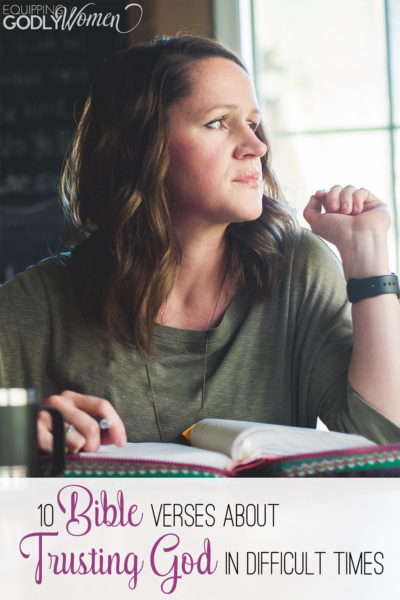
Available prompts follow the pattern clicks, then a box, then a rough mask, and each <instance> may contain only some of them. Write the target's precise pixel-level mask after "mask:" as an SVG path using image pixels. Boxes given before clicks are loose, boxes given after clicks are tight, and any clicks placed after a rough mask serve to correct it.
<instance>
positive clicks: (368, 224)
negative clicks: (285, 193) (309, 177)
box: [303, 185, 390, 280]
mask: <svg viewBox="0 0 400 600" xmlns="http://www.w3.org/2000/svg"><path fill="white" fill-rule="evenodd" d="M322 207H323V208H324V209H325V212H324V213H322ZM303 214H304V218H305V219H306V221H307V222H308V223H309V224H310V226H311V229H312V231H313V232H314V233H316V234H317V235H319V236H321V237H322V238H324V239H326V240H327V241H328V242H331V243H332V244H335V246H337V248H338V250H339V252H340V255H341V257H342V261H343V270H344V274H345V277H346V279H347V280H348V279H350V278H352V277H354V278H356V279H362V278H364V277H372V276H374V275H387V274H389V272H390V271H389V264H388V253H387V239H386V238H387V232H388V229H389V227H390V215H389V211H388V208H387V205H386V204H384V203H383V202H381V201H380V200H379V199H378V198H377V197H376V196H374V195H373V194H372V193H371V192H370V191H368V190H367V189H365V188H360V189H356V188H355V187H354V186H352V185H347V186H346V187H344V188H342V187H341V186H340V185H335V186H333V187H332V188H331V189H330V190H329V191H327V190H318V191H317V192H316V193H315V194H314V195H313V196H311V198H310V201H309V203H308V204H307V206H306V208H305V209H304V213H303Z"/></svg>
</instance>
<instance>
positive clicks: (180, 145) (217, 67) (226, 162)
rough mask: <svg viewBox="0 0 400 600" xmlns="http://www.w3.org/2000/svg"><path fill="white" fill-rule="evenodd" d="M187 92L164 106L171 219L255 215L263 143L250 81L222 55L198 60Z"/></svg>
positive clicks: (202, 221) (205, 221) (221, 220)
mask: <svg viewBox="0 0 400 600" xmlns="http://www.w3.org/2000/svg"><path fill="white" fill-rule="evenodd" d="M194 69H195V70H194V77H193V80H194V83H193V87H192V92H191V95H190V96H189V97H187V98H185V99H183V100H180V101H178V102H176V103H175V104H174V105H173V106H171V108H170V109H169V111H168V143H169V146H168V147H169V153H170V160H171V162H170V168H169V171H168V174H167V192H168V198H169V205H170V211H171V216H172V219H173V222H174V223H175V224H187V225H194V226H196V225H197V226H202V225H203V226H207V225H216V224H221V225H222V224H223V225H227V224H229V223H237V222H243V221H252V220H254V219H257V218H258V217H259V216H260V214H261V211H262V195H263V183H262V174H261V157H262V156H263V155H264V154H265V153H266V151H267V147H266V145H265V144H264V143H263V142H261V141H260V140H259V139H258V138H257V136H256V134H255V130H256V129H257V126H258V124H259V121H260V114H259V110H258V106H257V100H256V97H255V93H254V89H253V85H252V83H251V81H250V79H249V77H248V76H247V74H246V73H245V71H243V69H242V68H241V67H239V65H237V64H236V63H234V62H232V61H230V60H227V59H224V58H209V59H205V60H202V61H200V62H199V63H198V64H197V65H196V66H195V68H194Z"/></svg>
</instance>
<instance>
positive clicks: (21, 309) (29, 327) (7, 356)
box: [0, 266, 51, 399]
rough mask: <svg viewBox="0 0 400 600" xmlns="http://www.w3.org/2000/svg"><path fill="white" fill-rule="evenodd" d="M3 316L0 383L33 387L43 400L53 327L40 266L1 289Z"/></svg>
mask: <svg viewBox="0 0 400 600" xmlns="http://www.w3.org/2000/svg"><path fill="white" fill-rule="evenodd" d="M0 315H1V318H0V340H1V341H0V386H1V387H22V388H30V387H33V388H35V389H36V392H37V395H38V398H39V399H41V398H42V381H43V375H44V372H45V369H46V360H47V357H48V349H49V342H50V333H51V332H50V329H51V326H50V318H49V305H48V300H47V296H46V290H45V286H44V284H43V281H42V277H41V274H40V267H39V266H36V267H31V268H29V269H27V270H26V271H25V272H24V273H22V274H20V275H17V276H16V277H15V278H14V279H13V280H12V281H10V282H9V283H7V284H5V285H3V286H2V287H1V288H0Z"/></svg>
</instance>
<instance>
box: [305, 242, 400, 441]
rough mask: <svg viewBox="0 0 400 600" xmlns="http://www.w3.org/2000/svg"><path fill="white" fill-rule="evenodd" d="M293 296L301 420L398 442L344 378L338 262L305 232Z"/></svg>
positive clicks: (346, 342)
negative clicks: (317, 420)
mask: <svg viewBox="0 0 400 600" xmlns="http://www.w3.org/2000/svg"><path fill="white" fill-rule="evenodd" d="M293 272H294V273H295V283H294V289H293V294H294V296H295V297H296V299H297V307H298V309H297V315H296V343H295V351H294V354H295V356H294V362H295V364H296V365H297V367H296V368H295V376H296V380H295V383H294V385H297V386H298V390H297V394H298V396H299V397H300V400H301V401H300V408H299V412H301V411H302V410H303V413H304V414H303V415H299V418H300V420H302V421H303V422H304V421H306V422H307V424H308V426H312V427H315V422H316V418H317V417H319V418H320V419H321V420H322V421H323V422H324V423H325V425H326V426H327V427H328V429H330V430H334V431H342V432H347V433H358V434H361V435H364V436H365V437H367V438H369V439H371V440H373V441H375V442H377V443H381V444H383V443H392V442H400V428H399V427H397V426H396V425H395V424H394V423H393V422H392V421H390V420H389V419H387V418H386V417H385V416H384V415H382V414H381V413H380V412H379V411H377V410H376V409H375V408H373V407H372V406H371V405H369V404H368V403H367V402H365V401H364V400H363V399H362V398H361V397H360V396H359V395H358V394H357V393H356V392H355V391H354V390H353V389H352V388H351V386H350V384H349V383H348V368H349V364H350V359H351V353H352V342H353V334H352V320H351V312H350V304H349V302H348V300H347V293H346V284H345V280H344V277H343V271H342V266H341V264H340V261H339V260H338V258H337V257H336V256H335V255H334V253H333V252H332V251H331V250H330V249H329V247H328V246H327V245H326V244H325V243H324V242H323V241H322V240H321V239H320V238H318V237H317V236H315V235H314V234H312V233H310V232H308V231H304V232H303V235H302V240H301V244H300V245H299V248H298V250H297V251H296V253H295V256H294V259H293Z"/></svg>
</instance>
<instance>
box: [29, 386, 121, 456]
mask: <svg viewBox="0 0 400 600" xmlns="http://www.w3.org/2000/svg"><path fill="white" fill-rule="evenodd" d="M44 404H49V405H51V406H55V407H56V408H58V409H59V410H60V411H61V412H62V413H63V416H64V420H65V422H66V425H67V426H68V425H73V426H74V427H75V431H72V432H70V433H67V435H66V444H67V448H68V451H69V452H79V450H82V449H83V450H84V451H85V452H96V451H97V450H98V448H99V446H100V444H116V445H117V446H124V445H125V444H126V431H125V426H124V424H123V422H122V420H121V418H120V417H119V415H118V413H117V412H116V410H115V408H114V407H113V406H112V405H111V404H110V402H108V401H107V400H104V399H103V398H96V397H95V396H84V395H83V394H77V393H76V392H70V391H65V392H62V394H60V395H59V396H50V398H48V399H47V400H46V402H45V403H44ZM93 417H94V418H93ZM96 418H98V419H102V418H104V419H107V420H108V421H110V422H111V423H112V427H111V428H110V429H106V430H101V429H100V427H99V424H98V422H97V421H96V420H95V419H96ZM37 426H38V439H39V446H40V448H41V449H42V450H45V451H46V452H52V450H53V434H52V431H51V417H50V414H49V413H48V412H47V411H40V412H39V416H38V422H37Z"/></svg>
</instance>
